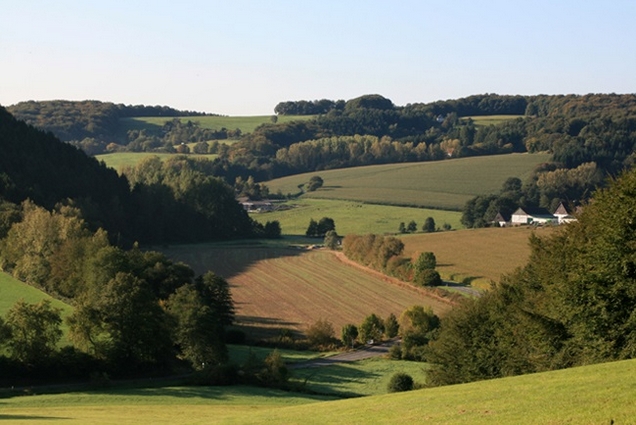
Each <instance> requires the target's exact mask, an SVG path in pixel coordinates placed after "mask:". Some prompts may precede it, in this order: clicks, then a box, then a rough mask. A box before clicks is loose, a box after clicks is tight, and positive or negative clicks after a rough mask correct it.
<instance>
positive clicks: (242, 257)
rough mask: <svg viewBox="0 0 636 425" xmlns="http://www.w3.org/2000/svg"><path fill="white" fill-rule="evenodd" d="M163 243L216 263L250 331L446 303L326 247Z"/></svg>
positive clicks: (341, 321) (270, 331)
mask: <svg viewBox="0 0 636 425" xmlns="http://www.w3.org/2000/svg"><path fill="white" fill-rule="evenodd" d="M162 251H163V252H164V253H165V254H166V255H167V256H168V257H169V258H173V259H175V260H179V261H183V262H185V263H186V264H189V265H190V266H191V267H192V268H193V269H194V270H195V272H196V273H204V272H205V271H207V270H213V271H214V272H215V273H217V274H219V275H221V276H224V277H226V278H227V279H228V281H229V283H230V285H231V291H232V298H233V299H234V302H235V304H236V308H237V323H238V324H239V325H241V326H243V327H245V328H246V330H247V332H248V333H249V334H250V335H253V336H261V337H263V336H276V335H278V333H279V331H280V330H281V329H292V330H295V331H299V332H302V331H305V330H306V329H307V327H308V326H309V325H311V324H313V323H315V322H316V321H317V320H318V319H328V320H329V321H330V322H331V323H332V324H333V325H334V329H335V330H336V332H337V334H338V335H339V333H340V329H341V327H342V326H343V325H345V324H347V323H355V324H359V323H361V322H362V320H363V319H364V318H365V317H366V316H368V315H369V314H371V313H376V314H378V315H380V316H381V317H382V318H385V317H387V316H388V315H389V314H390V313H394V314H395V315H396V316H399V315H400V314H401V313H402V312H403V311H404V310H406V309H407V308H409V307H411V306H413V305H415V304H420V305H425V306H430V307H431V308H432V309H433V311H435V312H436V313H438V314H441V313H444V312H445V311H447V310H448V309H449V308H450V305H449V304H448V303H447V302H444V301H441V300H439V299H437V298H434V297H431V296H430V295H428V294H427V293H426V292H425V291H423V290H420V289H418V288H415V287H414V286H412V285H409V284H406V283H398V282H395V281H394V280H393V279H389V278H386V277H385V276H382V275H381V274H380V273H375V272H371V271H369V270H366V269H361V268H360V267H356V266H352V265H350V264H348V263H346V262H344V261H343V260H341V259H340V258H339V257H337V256H336V255H335V254H334V253H333V252H331V251H327V250H314V251H307V250H300V249H291V248H272V247H250V246H249V245H235V246H232V245H229V244H220V245H215V244H210V245H184V246H175V247H171V248H165V249H162Z"/></svg>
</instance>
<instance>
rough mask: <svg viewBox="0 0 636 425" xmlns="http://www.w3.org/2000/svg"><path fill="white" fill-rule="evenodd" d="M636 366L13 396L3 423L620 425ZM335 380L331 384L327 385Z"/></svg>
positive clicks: (630, 413)
mask: <svg viewBox="0 0 636 425" xmlns="http://www.w3.org/2000/svg"><path fill="white" fill-rule="evenodd" d="M635 375H636V360H627V361H622V362H613V363H604V364H599V365H592V366H584V367H579V368H573V369H566V370H560V371H554V372H546V373H537V374H532V375H524V376H517V377H511V378H504V379H493V380H489V381H482V382H475V383H470V384H463V385H453V386H448V387H440V388H431V389H424V390H417V391H410V392H404V393H396V394H385V395H379V396H372V397H362V398H353V399H347V400H336V401H325V400H328V397H325V396H311V395H307V394H296V393H289V392H284V391H278V390H272V389H263V388H251V387H165V388H148V389H139V388H133V389H120V390H115V389H111V390H108V389H105V390H102V391H90V392H78V393H66V394H54V395H35V396H28V397H13V398H9V399H3V400H2V401H0V420H2V421H4V422H6V423H13V422H15V423H29V424H45V423H51V422H55V423H57V424H67V423H74V424H80V423H91V424H113V423H117V424H138V423H153V424H156V425H159V424H174V423H181V424H199V423H218V424H229V423H232V424H310V425H311V424H335V423H343V424H345V423H346V424H370V423H373V424H411V423H413V424H414V423H433V424H441V423H443V424H474V425H481V424H484V425H491V424H495V423H496V424H501V425H513V424H514V425H517V424H537V425H538V424H555V425H556V424H612V423H614V424H630V423H634V418H636V404H635V403H634V400H635V399H636V386H634V383H633V380H632V379H628V378H627V377H630V376H635ZM336 378H337V376H334V379H336Z"/></svg>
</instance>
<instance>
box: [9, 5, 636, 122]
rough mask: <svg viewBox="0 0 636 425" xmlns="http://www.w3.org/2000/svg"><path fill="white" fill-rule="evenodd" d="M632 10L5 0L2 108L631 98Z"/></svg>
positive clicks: (634, 65) (262, 108) (635, 49)
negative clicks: (372, 97) (71, 103)
mask: <svg viewBox="0 0 636 425" xmlns="http://www.w3.org/2000/svg"><path fill="white" fill-rule="evenodd" d="M635 22H636V1H632V0H625V1H618V0H598V1H588V0H578V1H569V0H562V1H560V0H550V1H545V0H532V1H531V0H526V1H517V0H507V1H489V0H481V1H475V0H472V1H469V0H466V1H460V0H438V1H428V0H420V1H416V0H404V1H401V0H387V1H374V0H366V1H358V0H352V1H348V0H319V1H316V0H314V1H304V0H295V1H293V0H289V1H286V0H268V1H260V0H251V1H250V0H224V1H216V0H208V1H195V0H181V1H174V0H170V1H163V0H153V1H136V0H128V1H118V0H110V1H86V0H82V1H75V0H56V1H53V0H40V1H34V0H19V1H16V0H0V28H1V30H0V105H3V106H9V105H12V104H15V103H18V102H21V101H28V100H53V99H67V100H86V99H91V100H101V101H108V102H114V103H124V104H135V105H137V104H144V105H167V106H171V107H174V108H178V109H185V110H194V111H201V112H208V113H218V114H224V115H271V114H273V113H274V107H275V106H276V104H278V103H279V102H281V101H287V100H317V99H332V100H338V99H344V100H348V99H352V98H355V97H358V96H361V95H365V94H381V95H383V96H385V97H387V98H389V99H391V100H392V101H393V103H394V104H396V105H399V106H402V105H406V104H409V103H418V102H432V101H436V100H445V99H456V98H460V97H466V96H470V95H474V94H483V93H498V94H511V95H512V94H522V95H532V94H571V93H574V94H586V93H636V24H635Z"/></svg>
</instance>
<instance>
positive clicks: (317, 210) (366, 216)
mask: <svg viewBox="0 0 636 425" xmlns="http://www.w3.org/2000/svg"><path fill="white" fill-rule="evenodd" d="M251 217H252V218H253V219H254V220H256V221H259V222H262V223H263V224H265V222H267V221H274V220H277V221H278V222H279V223H280V225H281V229H282V233H283V234H284V235H304V234H305V232H306V231H307V226H308V225H309V220H310V219H312V218H313V219H314V220H316V221H318V220H320V219H321V218H322V217H330V218H332V219H333V220H334V222H335V224H336V232H338V234H340V235H347V234H349V233H355V234H358V235H361V234H366V233H377V234H384V233H396V232H397V231H398V228H399V226H400V222H404V223H405V224H408V223H409V222H410V221H411V220H413V221H415V222H416V223H417V226H418V230H421V228H422V225H423V224H424V220H426V218H427V217H433V219H434V220H435V223H436V225H437V226H438V227H442V225H443V224H444V223H448V224H450V225H451V228H453V229H458V228H462V227H463V225H462V224H461V222H460V220H461V213H459V212H457V211H444V210H431V209H425V208H413V207H398V206H392V205H378V204H365V203H362V202H355V201H341V200H333V199H317V198H304V197H302V198H299V199H296V200H293V201H287V202H285V203H284V204H282V207H281V208H280V209H278V210H276V211H272V212H261V213H251Z"/></svg>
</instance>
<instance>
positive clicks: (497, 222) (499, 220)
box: [492, 212, 510, 227]
mask: <svg viewBox="0 0 636 425" xmlns="http://www.w3.org/2000/svg"><path fill="white" fill-rule="evenodd" d="M509 222H510V220H509V219H507V218H506V217H504V215H503V214H501V212H498V213H497V215H496V216H495V218H494V219H493V220H492V224H493V225H494V226H499V227H506V226H507V225H508V223H509Z"/></svg>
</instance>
